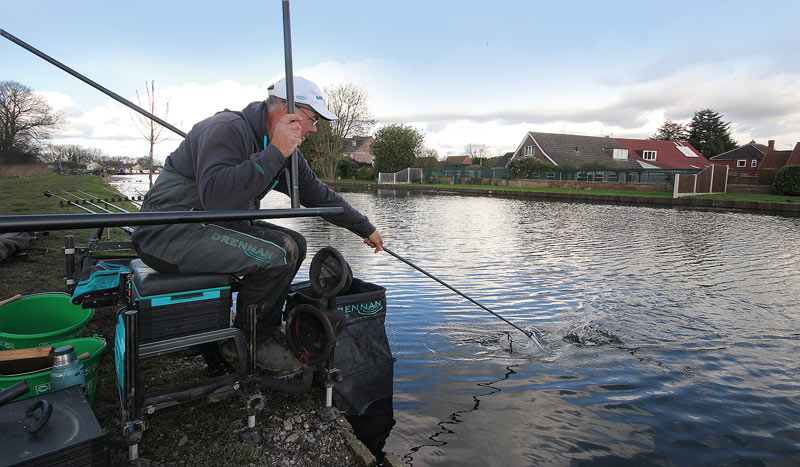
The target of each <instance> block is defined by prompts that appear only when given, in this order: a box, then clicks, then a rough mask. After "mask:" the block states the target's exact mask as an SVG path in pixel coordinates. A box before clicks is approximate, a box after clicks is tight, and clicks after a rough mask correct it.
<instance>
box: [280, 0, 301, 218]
mask: <svg viewBox="0 0 800 467" xmlns="http://www.w3.org/2000/svg"><path fill="white" fill-rule="evenodd" d="M289 16H290V15H289V0H283V56H284V62H285V71H286V112H287V113H290V114H292V113H294V71H293V67H292V24H291V20H290V18H289ZM298 158H299V156H298V155H297V149H296V148H295V150H294V153H293V154H292V160H291V169H290V170H291V174H292V176H291V179H292V180H291V186H290V187H289V190H290V198H291V200H292V208H293V209H297V208H299V207H300V184H299V183H300V182H299V180H298V179H297V174H298V172H299V170H300V168H299V167H300V166H299V163H298V161H297V160H298Z"/></svg>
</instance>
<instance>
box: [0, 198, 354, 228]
mask: <svg viewBox="0 0 800 467" xmlns="http://www.w3.org/2000/svg"><path fill="white" fill-rule="evenodd" d="M73 204H75V205H76V206H79V207H83V206H80V205H79V204H76V203H73ZM343 212H344V208H338V207H337V208H302V209H244V210H240V211H169V212H131V213H127V214H125V213H119V214H116V213H115V214H37V215H30V216H0V233H7V232H28V231H44V230H68V229H87V228H94V227H121V226H124V225H161V224H194V223H198V222H215V221H216V222H218V221H236V220H253V219H278V218H291V217H311V216H333V215H337V214H342V213H343Z"/></svg>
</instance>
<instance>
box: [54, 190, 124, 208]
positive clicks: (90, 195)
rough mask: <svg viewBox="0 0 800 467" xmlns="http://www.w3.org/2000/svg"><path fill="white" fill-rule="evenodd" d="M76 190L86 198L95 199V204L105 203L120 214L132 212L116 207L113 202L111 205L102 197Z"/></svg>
mask: <svg viewBox="0 0 800 467" xmlns="http://www.w3.org/2000/svg"><path fill="white" fill-rule="evenodd" d="M74 190H75V191H77V192H78V193H82V194H83V195H84V196H89V197H90V198H92V197H93V198H95V202H97V203H101V202H102V203H105V205H106V206H111V207H112V208H114V209H116V210H117V211H119V212H130V211H126V210H125V209H122V208H121V207H119V206H117V205H115V204H114V203H113V202H111V203H109V202H108V201H105V200H102V199H100V197H98V196H94V195H93V194H91V193H86V192H85V191H83V190H79V189H77V188H74ZM61 191H64V190H61ZM65 193H66V192H65ZM72 196H75V195H74V194H73V195H72ZM75 197H76V198H78V197H77V196H75ZM78 199H82V198H78Z"/></svg>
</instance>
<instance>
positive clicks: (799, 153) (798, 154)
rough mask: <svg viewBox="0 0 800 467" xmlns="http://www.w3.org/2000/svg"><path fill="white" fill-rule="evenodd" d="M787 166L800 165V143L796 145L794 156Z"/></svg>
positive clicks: (787, 162)
mask: <svg viewBox="0 0 800 467" xmlns="http://www.w3.org/2000/svg"><path fill="white" fill-rule="evenodd" d="M786 165H800V142H799V143H797V144H795V145H794V149H793V150H792V155H790V156H789V159H788V160H787V161H786Z"/></svg>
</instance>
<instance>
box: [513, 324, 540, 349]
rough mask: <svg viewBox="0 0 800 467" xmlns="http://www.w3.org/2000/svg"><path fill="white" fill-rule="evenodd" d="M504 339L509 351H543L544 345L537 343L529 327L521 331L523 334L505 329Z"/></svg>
mask: <svg viewBox="0 0 800 467" xmlns="http://www.w3.org/2000/svg"><path fill="white" fill-rule="evenodd" d="M505 338H506V340H507V341H508V351H509V353H514V352H521V353H539V352H544V347H542V345H541V344H540V343H539V341H538V340H537V339H536V334H534V332H533V330H532V329H531V328H527V329H525V330H524V331H523V335H520V334H519V333H517V332H512V331H507V332H506V335H505Z"/></svg>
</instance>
